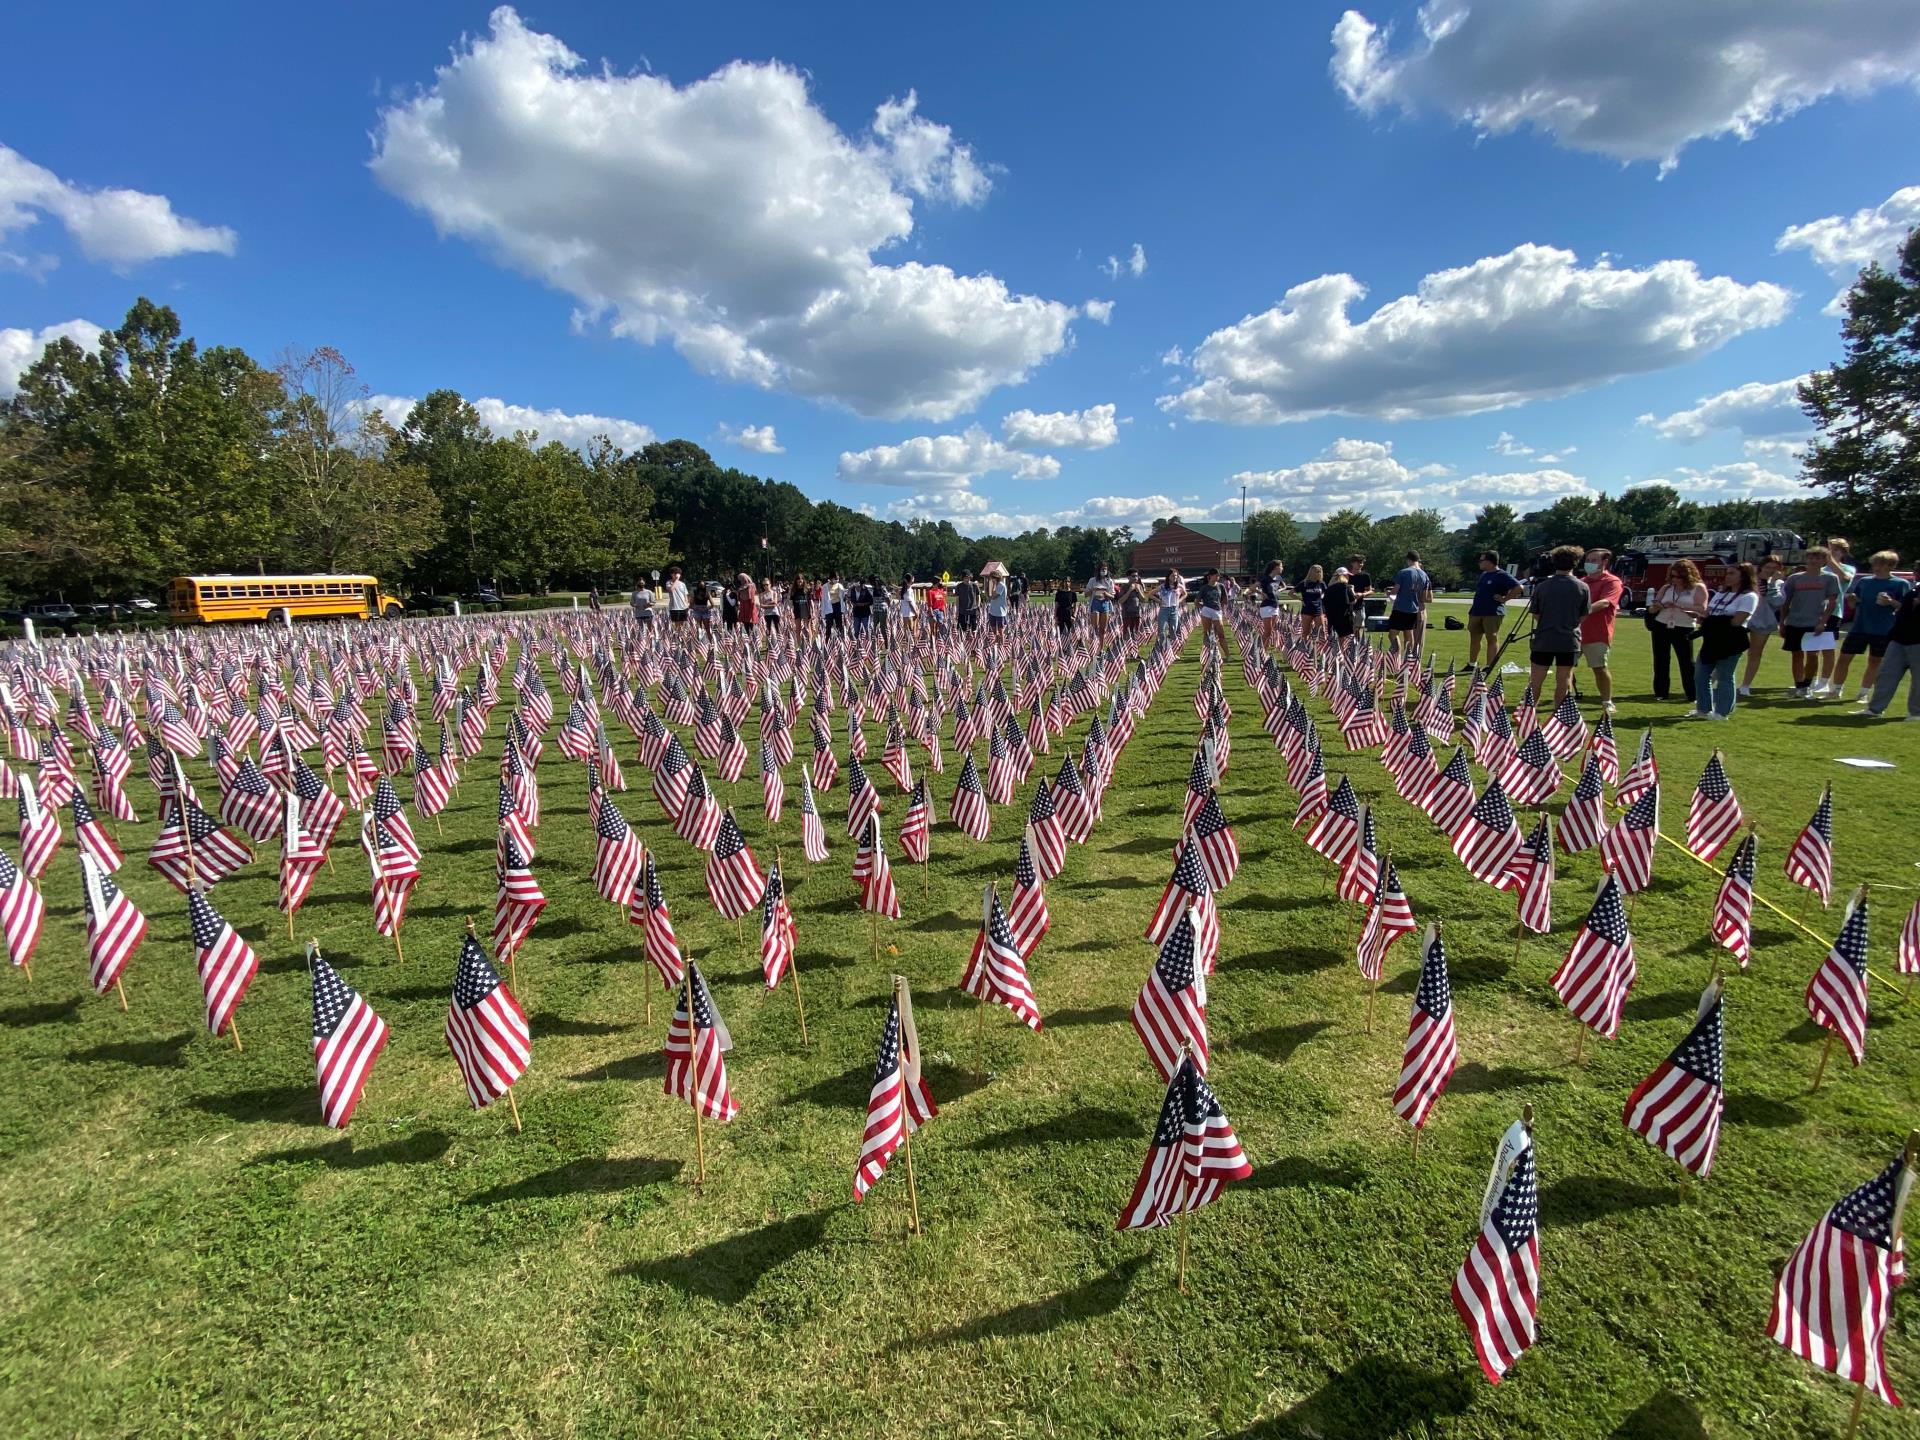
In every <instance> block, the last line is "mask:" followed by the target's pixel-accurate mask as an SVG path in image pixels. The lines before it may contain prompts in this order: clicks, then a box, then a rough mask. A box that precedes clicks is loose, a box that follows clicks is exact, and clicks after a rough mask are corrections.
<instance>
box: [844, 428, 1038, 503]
mask: <svg viewBox="0 0 1920 1440" xmlns="http://www.w3.org/2000/svg"><path fill="white" fill-rule="evenodd" d="M994 471H1005V472H1008V473H1009V474H1011V475H1012V476H1013V478H1014V479H1016V480H1051V479H1053V478H1054V477H1055V476H1056V475H1058V474H1059V473H1060V462H1059V461H1058V460H1056V459H1054V458H1053V456H1051V455H1028V454H1022V453H1021V452H1020V451H1018V450H1015V449H1014V448H1013V447H1012V446H1010V445H1008V444H1006V443H1004V442H1003V441H1000V440H996V439H994V438H993V436H991V435H989V434H988V433H987V432H986V431H985V430H983V429H981V428H980V427H979V426H978V425H970V426H968V427H967V429H966V431H965V433H963V434H960V435H916V436H914V437H913V438H912V439H910V440H902V441H901V442H900V443H899V444H897V445H874V446H870V447H869V448H867V449H865V450H843V451H841V452H840V463H839V465H838V466H837V467H836V473H837V474H838V475H839V477H840V478H841V479H842V480H850V481H853V482H855V483H858V484H867V485H902V486H911V487H912V488H914V489H916V490H921V491H942V492H949V491H962V490H966V489H967V488H968V487H969V485H970V484H971V483H972V482H973V481H974V480H975V479H977V478H979V477H980V476H982V475H986V474H989V473H992V472H994Z"/></svg>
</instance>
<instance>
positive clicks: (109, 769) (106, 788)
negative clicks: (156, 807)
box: [0, 730, 140, 822]
mask: <svg viewBox="0 0 1920 1440" xmlns="http://www.w3.org/2000/svg"><path fill="white" fill-rule="evenodd" d="M131 769H132V762H131V761H130V760H128V759H127V748H126V746H124V745H122V744H121V743H120V739H119V737H118V736H116V735H115V734H113V732H112V731H110V730H109V731H102V732H101V735H100V739H99V741H98V742H97V743H96V744H95V745H94V747H93V772H94V773H93V793H94V797H95V800H96V802H97V803H98V804H99V806H100V808H101V809H102V810H104V811H106V812H107V814H108V815H109V816H110V817H111V818H113V819H115V820H127V821H133V822H137V821H138V820H139V819H140V816H139V813H138V812H137V811H135V810H134V808H133V802H132V801H131V800H129V799H128V798H127V793H126V791H125V790H124V789H123V788H122V784H123V782H124V781H125V780H126V778H127V774H128V772H129V771H130V770H131ZM4 793H5V791H4V790H3V789H0V794H4Z"/></svg>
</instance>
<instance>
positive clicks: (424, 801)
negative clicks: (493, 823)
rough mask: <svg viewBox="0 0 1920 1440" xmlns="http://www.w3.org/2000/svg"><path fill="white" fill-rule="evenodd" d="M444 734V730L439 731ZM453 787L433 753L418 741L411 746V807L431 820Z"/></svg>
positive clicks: (443, 807) (443, 804) (440, 809)
mask: <svg viewBox="0 0 1920 1440" xmlns="http://www.w3.org/2000/svg"><path fill="white" fill-rule="evenodd" d="M441 733H442V734H444V733H445V732H444V731H443V732H441ZM452 793H453V788H452V784H451V782H450V781H449V780H448V777H447V772H446V771H445V770H444V769H442V768H441V765H440V762H439V761H438V760H437V759H435V758H434V756H433V753H432V752H431V751H429V750H428V749H427V747H426V746H425V745H422V744H420V743H419V742H418V741H415V742H414V746H413V808H414V809H416V810H418V811H419V812H420V814H421V815H422V816H423V817H424V818H426V819H428V820H431V819H432V818H433V817H434V816H436V815H438V814H439V813H440V812H441V811H442V810H444V809H445V808H446V806H447V798H448V797H449V796H450V795H452Z"/></svg>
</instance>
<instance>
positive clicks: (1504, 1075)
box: [1447, 1060, 1561, 1095]
mask: <svg viewBox="0 0 1920 1440" xmlns="http://www.w3.org/2000/svg"><path fill="white" fill-rule="evenodd" d="M1560 1079H1561V1077H1560V1076H1558V1075H1555V1074H1554V1073H1553V1072H1552V1071H1550V1070H1522V1069H1520V1068H1519V1067H1518V1066H1514V1065H1494V1066H1491V1067H1489V1066H1486V1065H1482V1064H1481V1063H1480V1062H1479V1061H1478V1060H1470V1061H1468V1062H1467V1063H1466V1064H1465V1065H1462V1066H1461V1067H1460V1068H1459V1069H1458V1070H1456V1071H1454V1072H1453V1078H1452V1079H1451V1080H1449V1081H1448V1082H1447V1089H1448V1090H1449V1091H1450V1092H1452V1093H1453V1094H1455V1095H1497V1094H1499V1093H1500V1092H1501V1091H1502V1090H1519V1089H1524V1088H1528V1087H1531V1086H1535V1085H1553V1084H1556V1083H1558V1082H1559V1081H1560Z"/></svg>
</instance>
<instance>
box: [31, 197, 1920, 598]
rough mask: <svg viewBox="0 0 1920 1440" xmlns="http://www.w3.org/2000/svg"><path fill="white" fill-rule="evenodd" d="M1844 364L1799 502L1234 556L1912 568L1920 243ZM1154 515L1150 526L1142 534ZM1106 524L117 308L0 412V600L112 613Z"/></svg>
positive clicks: (1112, 548)
mask: <svg viewBox="0 0 1920 1440" xmlns="http://www.w3.org/2000/svg"><path fill="white" fill-rule="evenodd" d="M1841 338H1842V341H1843V344H1844V347H1845V358H1844V359H1843V360H1841V361H1840V362H1839V363H1837V364H1836V365H1834V366H1832V367H1830V368H1829V369H1827V370H1824V371H1821V372H1818V373H1816V374H1815V375H1813V376H1812V377H1811V378H1810V379H1809V380H1808V381H1807V382H1806V384H1804V385H1803V386H1802V387H1801V401H1802V407H1803V409H1804V410H1805V412H1806V414H1807V416H1808V419H1809V420H1810V421H1811V422H1812V424H1813V425H1814V426H1815V427H1816V430H1817V434H1816V436H1815V438H1814V440H1813V442H1812V444H1811V445H1810V447H1809V449H1808V452H1807V455H1806V458H1805V461H1804V476H1805V479H1806V482H1807V484H1808V486H1809V493H1808V495H1807V496H1806V498H1804V499H1796V500H1790V501H1756V500H1752V499H1732V500H1724V501H1719V502H1715V503H1712V504H1700V503H1698V502H1695V501H1691V500H1688V499H1686V498H1685V497H1684V496H1682V495H1681V494H1680V493H1679V492H1678V491H1676V490H1675V489H1673V488H1672V487H1671V486H1666V485H1646V486H1640V487H1637V488H1635V489H1631V490H1627V491H1625V492H1623V493H1621V494H1619V495H1616V496H1609V495H1606V494H1601V495H1598V496H1570V497H1567V498H1565V499H1561V500H1558V501H1556V502H1555V503H1554V504H1552V505H1550V506H1547V507H1545V508H1544V509H1539V510H1533V511H1529V512H1526V513H1524V514H1523V513H1519V512H1518V511H1516V509H1515V507H1513V506H1511V505H1506V504H1491V505H1488V506H1486V507H1484V508H1483V509H1482V510H1481V511H1480V513H1479V514H1478V516H1477V517H1476V518H1475V520H1474V521H1473V523H1472V524H1471V525H1469V526H1467V527H1466V528H1465V529H1463V530H1449V529H1448V528H1447V527H1446V526H1445V524H1444V523H1443V520H1442V517H1441V515H1440V513H1439V512H1438V511H1435V510H1416V511H1414V512H1412V513H1411V514H1407V515H1394V516H1388V517H1384V518H1381V519H1378V520H1376V519H1373V518H1372V517H1370V516H1368V515H1367V514H1366V513H1365V512H1363V511H1360V510H1355V509H1342V510H1337V511H1335V512H1334V513H1333V514H1331V515H1329V516H1327V517H1326V518H1325V519H1324V520H1323V521H1321V522H1320V523H1319V525H1318V526H1317V528H1314V529H1313V531H1312V533H1311V534H1309V533H1308V530H1307V529H1304V528H1303V527H1302V526H1301V525H1300V523H1299V522H1298V521H1296V520H1295V519H1294V517H1293V516H1291V515H1289V514H1288V513H1287V512H1285V511H1282V510H1273V509H1266V510H1260V511H1257V512H1255V513H1254V514H1253V515H1251V516H1250V517H1249V518H1248V520H1247V523H1246V528H1245V532H1244V539H1243V555H1244V561H1243V563H1244V565H1245V567H1246V568H1247V569H1249V570H1254V571H1258V570H1260V569H1262V568H1264V566H1265V565H1266V563H1267V562H1268V561H1269V560H1272V559H1280V560H1284V561H1285V562H1286V563H1287V567H1288V570H1289V572H1290V573H1292V574H1294V575H1296V576H1297V575H1300V574H1302V573H1304V571H1305V570H1306V568H1307V566H1309V565H1311V564H1320V565H1322V566H1323V567H1324V568H1325V569H1326V570H1327V572H1328V573H1331V572H1332V570H1333V568H1334V567H1335V566H1336V565H1339V564H1343V563H1345V561H1346V560H1347V558H1348V557H1349V556H1352V555H1367V556H1369V557H1371V560H1372V563H1373V566H1374V568H1376V569H1380V568H1384V567H1386V566H1389V565H1391V564H1393V563H1396V562H1397V560H1398V557H1399V556H1400V555H1402V554H1404V553H1405V552H1406V551H1408V550H1415V551H1418V552H1419V553H1420V554H1421V555H1422V556H1423V557H1426V559H1427V560H1428V562H1429V564H1430V568H1431V569H1432V570H1433V571H1434V574H1435V578H1436V579H1437V580H1438V581H1440V582H1441V583H1443V584H1448V583H1453V582H1454V581H1456V580H1458V579H1460V578H1462V577H1463V576H1470V575H1471V574H1472V572H1473V568H1474V567H1473V559H1474V556H1475V555H1477V554H1478V553H1479V552H1480V551H1481V550H1483V549H1491V550H1495V551H1497V552H1498V553H1499V554H1500V555H1501V556H1502V557H1503V558H1508V559H1513V560H1519V559H1524V558H1526V557H1528V556H1530V555H1532V554H1533V553H1535V552H1536V551H1538V550H1540V549H1542V548H1545V547H1546V546H1548V545H1551V544H1554V543H1558V542H1561V541H1578V542H1579V543H1582V544H1586V545H1605V546H1608V547H1609V548H1612V549H1616V550H1617V549H1619V548H1621V546H1623V545H1624V544H1625V543H1626V541H1627V540H1628V539H1629V538H1630V537H1631V536H1633V535H1637V534H1645V533H1654V532H1659V531H1668V530H1693V529H1704V528H1716V529H1717V528H1727V527H1734V526H1762V525H1768V526H1771V525H1778V526H1783V527H1786V528H1791V529H1796V530H1798V531H1800V532H1801V533H1802V534H1805V535H1808V536H1815V535H1819V536H1824V535H1826V534H1830V533H1831V534H1846V535H1849V536H1850V538H1852V539H1853V540H1854V543H1855V549H1856V550H1857V551H1860V552H1861V553H1865V551H1866V550H1868V549H1871V548H1875V547H1877V546H1882V545H1891V546H1894V547H1896V548H1898V549H1899V550H1900V551H1901V553H1902V554H1903V555H1907V556H1909V557H1911V556H1912V555H1913V554H1914V552H1915V551H1916V550H1920V441H1916V434H1920V420H1917V419H1916V416H1917V415H1920V230H1916V231H1915V232H1913V233H1912V234H1910V235H1909V236H1908V237H1907V239H1906V242H1905V244H1904V245H1903V247H1902V250H1901V253H1900V258H1899V262H1898V264H1897V266H1896V267H1895V269H1893V270H1891V271H1889V270H1885V269H1882V268H1881V267H1879V266H1869V267H1868V268H1867V269H1866V270H1864V271H1863V272H1862V273H1861V275H1860V278H1859V280H1858V282H1857V283H1856V284H1855V285H1854V287H1853V288H1852V290H1851V291H1850V292H1849V295H1848V299H1847V306H1846V319H1845V321H1844V323H1843V325H1842V330H1841ZM1176 518H1177V517H1163V518H1161V519H1157V520H1155V521H1154V522H1153V528H1155V529H1158V528H1160V527H1161V526H1162V525H1164V524H1167V523H1169V521H1170V520H1172V519H1176ZM1134 538H1135V537H1134V533H1133V531H1132V529H1131V528H1130V527H1128V526H1125V525H1122V526H1118V527H1114V528H1107V527H1101V526H1074V525H1063V526H1057V527H1051V528H1048V527H1041V528H1036V529H1032V530H1028V531H1025V532H1023V533H1021V534H1019V535H1013V536H984V537H980V538H977V539H975V538H970V537H968V536H965V535H962V534H961V533H960V532H959V531H958V530H956V529H955V528H954V526H953V524H952V522H951V521H947V520H937V521H935V520H913V521H907V522H901V521H897V520H882V519H879V518H876V517H874V516H870V515H867V514H864V513H862V512H860V511H857V510H852V509H849V508H848V507H846V506H844V505H840V504H837V503H835V502H833V501H830V500H822V501H818V502H816V501H812V500H809V499H808V498H807V496H806V495H805V494H804V493H802V492H801V490H800V489H799V488H798V487H797V486H795V485H793V484H791V483H788V482H786V481H781V480H776V479H773V478H770V477H762V476H758V475H751V474H747V473H745V472H743V471H741V470H738V469H736V468H733V467H731V466H724V467H723V466H721V465H720V464H718V463H717V462H716V461H715V460H714V459H713V457H712V456H711V455H709V454H708V453H707V451H706V450H704V449H703V448H702V447H701V446H699V445H697V444H695V443H694V442H693V441H690V440H684V439H679V440H664V441H657V442H654V443H651V444H648V445H645V446H643V447H641V448H640V449H639V450H637V451H633V452H628V451H625V450H622V449H621V448H620V447H618V446H616V445H614V444H612V443H611V442H610V441H609V440H607V439H606V438H604V437H600V438H597V439H596V440H595V441H594V442H593V443H591V444H590V445H588V446H587V447H586V448H585V449H584V450H580V449H576V448H574V447H572V446H569V445H565V444H562V443H560V442H559V441H555V440H546V441H542V440H541V438H540V437H539V436H538V435H535V434H530V433H515V434H513V435H496V434H494V433H493V432H492V431H490V430H489V429H488V428H487V426H486V425H484V424H483V423H482V422H481V420H480V417H479V415H478V413H477V412H476V411H475V409H474V407H473V406H472V405H471V404H469V403H468V402H467V401H466V400H464V399H463V398H462V397H461V396H460V395H459V394H458V393H457V392H455V391H453V390H435V391H433V392H431V393H429V394H428V395H427V396H426V397H425V398H424V399H422V400H421V401H420V402H419V403H418V404H416V405H414V406H413V407H412V409H411V410H410V411H409V413H408V414H406V415H405V416H404V417H397V423H396V420H395V419H390V418H389V417H387V416H385V415H383V414H381V413H380V412H379V411H378V410H375V409H372V408H371V407H370V400H369V396H368V392H367V388H366V387H365V386H364V385H362V384H360V383H359V381H358V380H357V378H356V377H355V375H354V372H353V367H352V366H351V364H349V363H348V361H347V360H346V358H345V357H344V356H342V355H341V354H340V353H339V352H337V351H336V350H333V349H331V348H329V347H322V348H320V349H318V350H313V351H306V352H289V353H287V354H285V355H282V356H281V357H279V358H278V360H277V361H276V362H275V363H273V364H272V365H265V364H262V363H260V362H258V361H256V360H255V359H254V358H253V357H251V356H249V355H248V354H247V353H246V352H245V351H243V350H240V349H238V348H235V347H231V346H218V345H216V346H208V347H205V348H202V347H201V346H200V345H199V344H198V342H197V341H195V340H194V339H193V338H192V337H190V336H187V335H185V334H184V333H183V331H182V328H181V324H180V319H179V317H178V316H177V315H176V314H175V313H174V312H173V310H172V309H170V308H169V307H167V306H164V305H156V304H154V303H153V302H152V301H150V300H147V299H144V298H142V299H141V300H139V301H137V302H136V303H135V304H134V306H133V307H132V308H131V309H130V310H129V311H128V312H127V316H126V319H125V320H124V321H123V322H122V323H121V324H120V326H119V327H118V328H116V329H114V330H111V331H108V332H107V333H105V334H104V335H102V336H101V338H100V340H99V342H98V344H97V345H96V346H95V348H93V349H92V350H87V349H83V348H82V347H81V346H79V345H78V344H76V343H75V342H74V341H72V340H70V339H65V338H62V339H57V340H55V341H54V342H53V343H52V344H50V345H49V346H48V347H47V349H46V350H45V352H44V353H43V354H42V355H41V356H40V358H39V359H38V360H37V361H36V362H35V363H34V364H33V365H32V366H31V367H30V368H29V369H28V370H27V371H26V373H25V374H24V375H23V376H21V378H20V381H19V385H18V393H17V394H16V395H15V397H14V398H13V399H12V400H11V401H9V402H7V403H6V404H5V405H4V406H0V595H4V596H5V597H7V598H12V599H19V600H26V599H34V598H39V597H41V596H51V595H55V594H59V595H62V596H64V598H66V599H68V600H114V599H122V598H124V597H126V596H127V595H129V594H131V593H136V592H145V593H148V594H155V593H157V592H158V590H159V589H160V587H162V586H163V585H164V584H165V582H166V581H167V580H168V579H169V578H171V577H172V576H174V575H180V574H188V573H194V572H202V571H215V572H218V571H231V572H235V573H246V572H260V571H263V570H264V571H276V570H284V571H293V572H297V573H298V572H307V571H335V572H345V573H358V572H367V573H372V574H375V575H378V576H380V577H381V579H382V580H383V581H384V582H386V583H387V584H388V585H389V586H390V587H398V588H401V589H403V590H405V591H408V592H413V593H419V592H428V593H461V592H465V591H468V590H471V589H473V588H475V587H477V586H478V585H481V584H483V583H484V584H493V585H498V586H501V587H503V588H509V589H513V590H517V591H528V592H541V591H545V590H547V589H550V588H555V587H560V586H571V587H577V588H585V587H587V586H592V585H597V586H600V587H602V588H609V589H612V588H621V587H624V586H626V585H628V584H630V583H631V582H632V581H633V580H634V579H636V578H637V577H639V576H641V575H644V574H647V573H649V572H650V571H653V570H656V569H660V568H662V567H663V566H665V565H666V564H667V563H668V562H669V561H672V560H678V561H680V562H681V563H682V564H683V565H685V567H686V568H687V569H688V571H689V572H691V574H692V576H693V578H696V579H697V578H717V577H720V576H724V575H730V574H732V573H734V572H736V571H741V570H744V571H747V572H749V573H751V574H754V575H769V574H771V575H780V576H788V575H791V574H793V573H794V572H795V571H798V570H804V571H807V572H808V573H810V574H820V575H825V574H835V573H837V574H841V575H849V576H851V575H877V576H887V577H890V578H892V577H898V576H901V575H905V574H913V575H922V576H924V575H936V574H940V573H943V572H952V573H954V574H958V573H960V572H961V571H963V570H973V571H976V572H977V571H978V570H979V569H980V567H981V566H982V565H983V564H984V563H985V562H986V561H988V560H990V559H996V560H1000V561H1002V562H1004V563H1005V564H1006V565H1007V566H1008V567H1009V568H1010V569H1012V570H1014V571H1015V572H1018V573H1024V574H1026V575H1028V576H1029V577H1031V578H1032V579H1033V580H1035V581H1042V580H1047V579H1051V578H1055V577H1058V576H1062V575H1065V576H1071V577H1073V578H1075V579H1084V578H1085V577H1086V576H1088V575H1091V574H1092V573H1093V572H1094V570H1095V569H1096V568H1097V567H1098V566H1099V565H1101V564H1103V563H1105V564H1109V565H1112V566H1113V567H1114V568H1115V569H1116V570H1123V569H1124V568H1125V567H1126V565H1127V564H1128V561H1129V557H1130V554H1131V551H1132V549H1133V543H1134Z"/></svg>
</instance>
